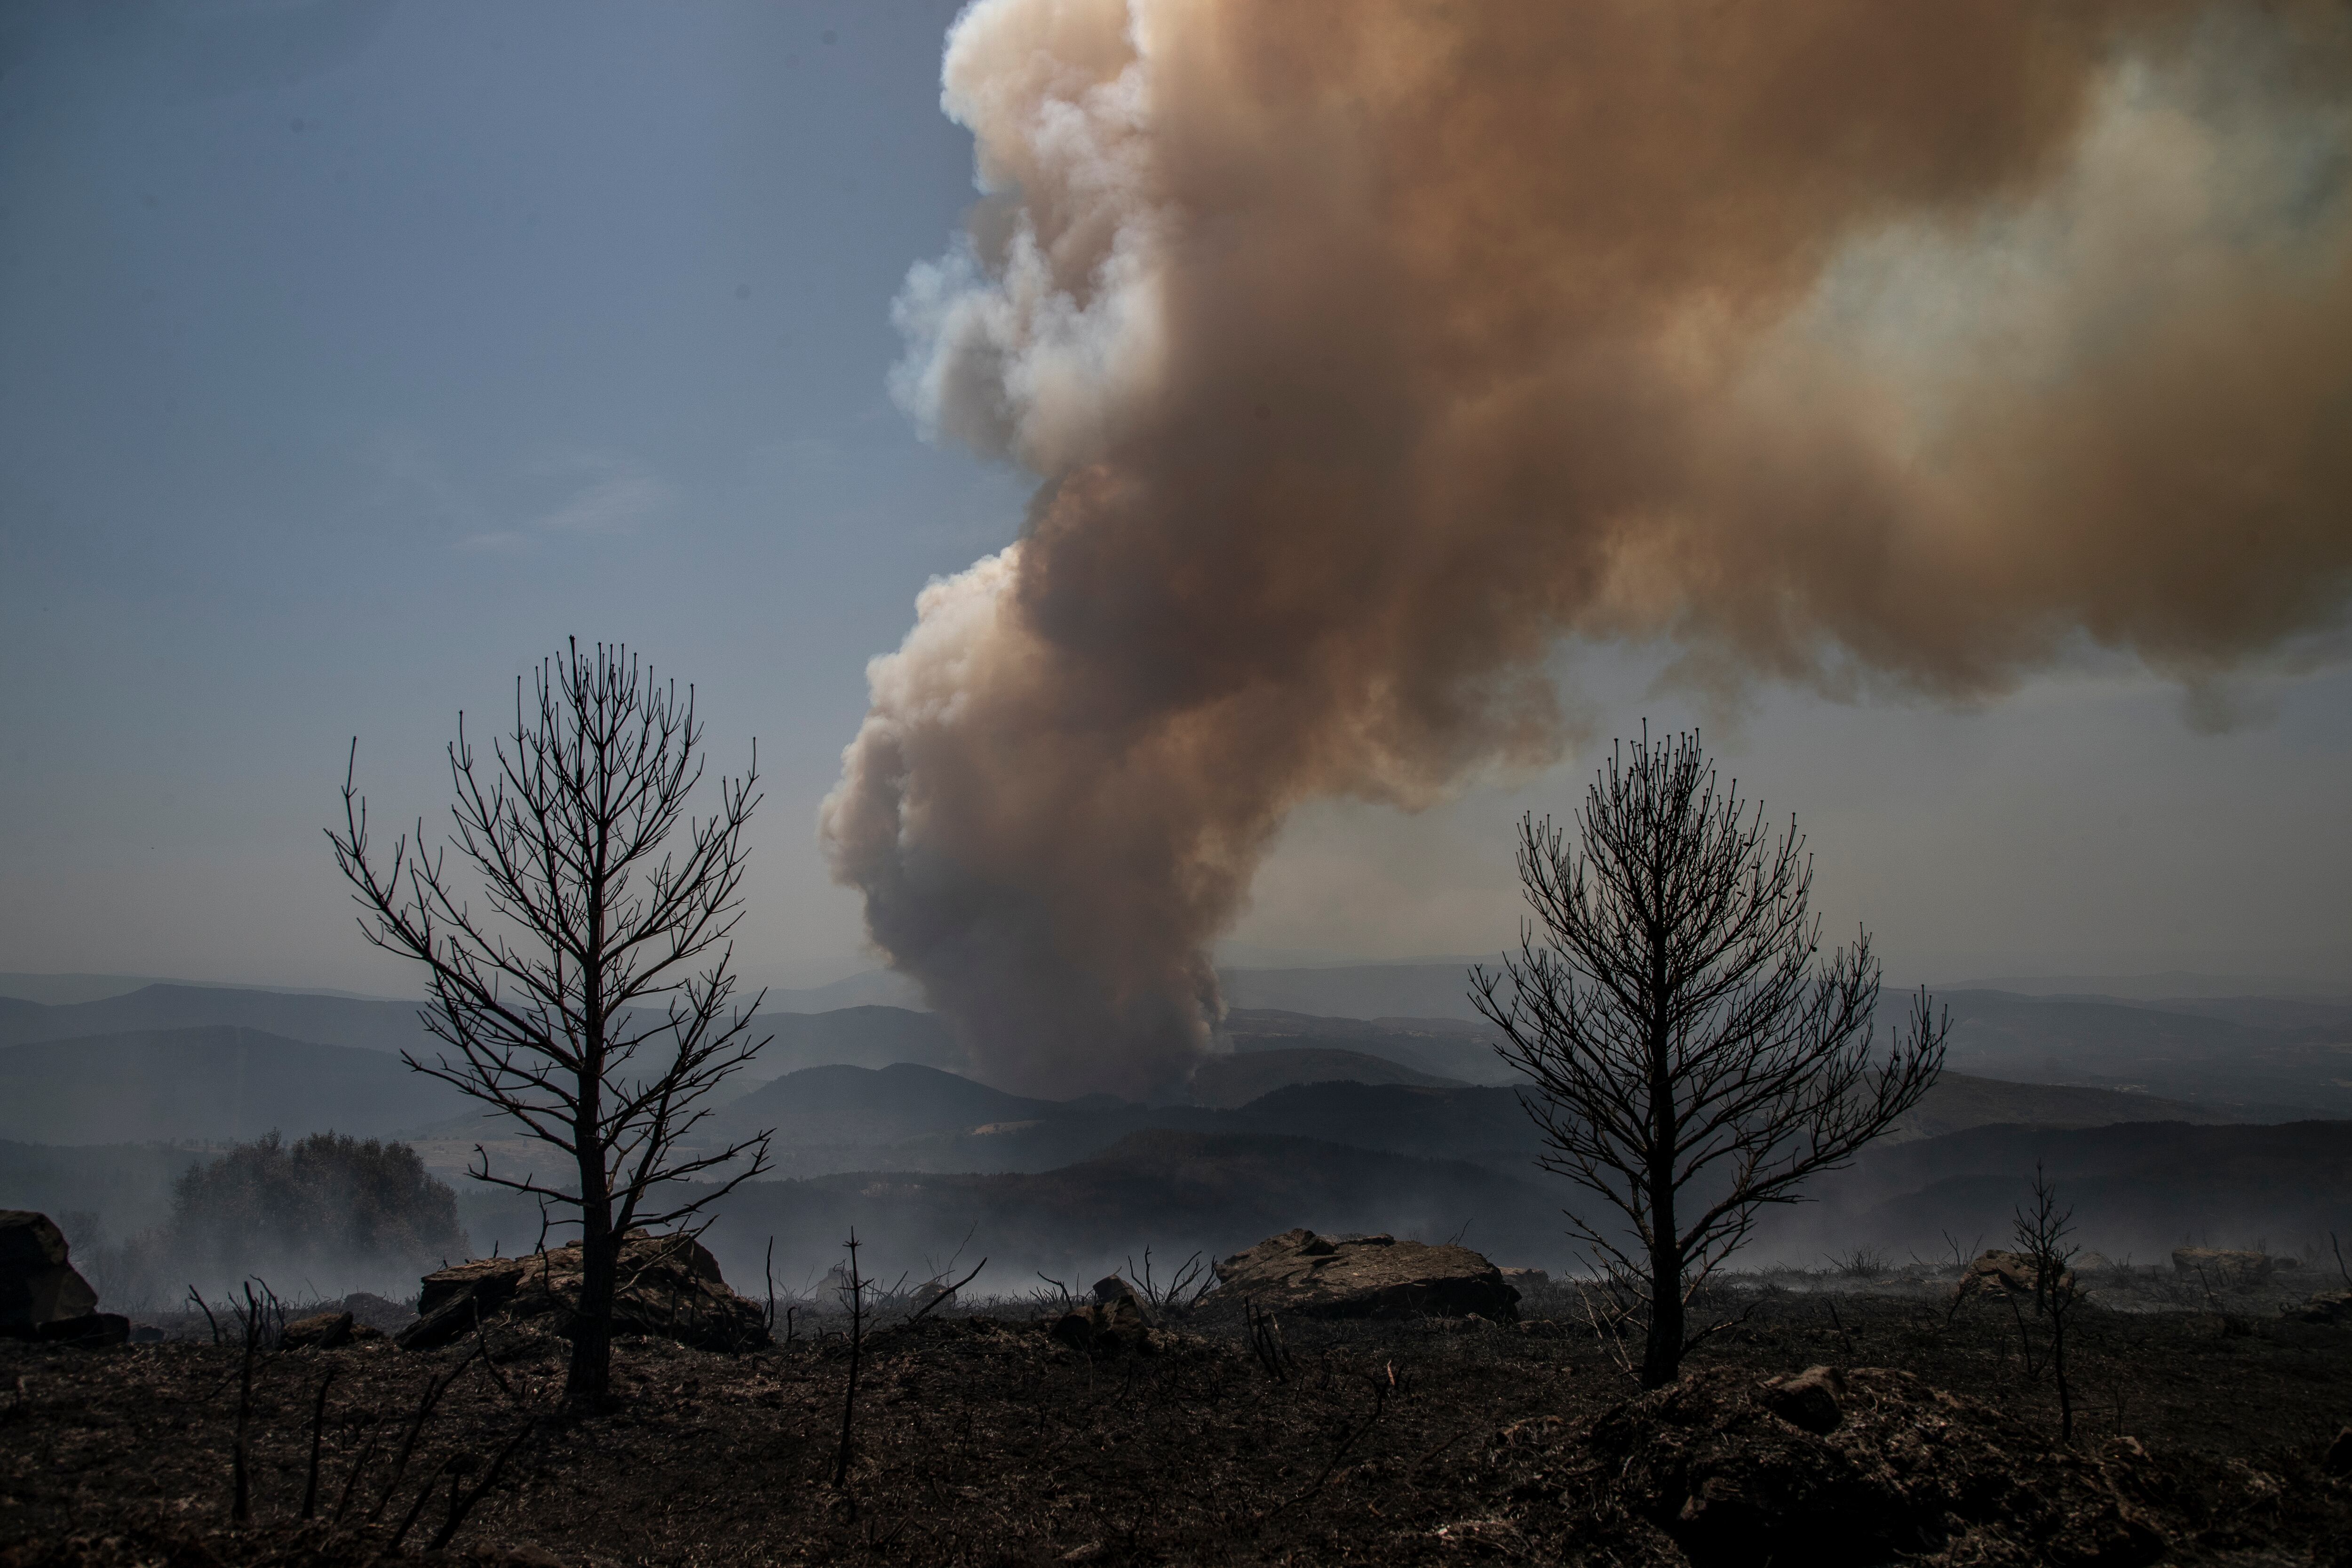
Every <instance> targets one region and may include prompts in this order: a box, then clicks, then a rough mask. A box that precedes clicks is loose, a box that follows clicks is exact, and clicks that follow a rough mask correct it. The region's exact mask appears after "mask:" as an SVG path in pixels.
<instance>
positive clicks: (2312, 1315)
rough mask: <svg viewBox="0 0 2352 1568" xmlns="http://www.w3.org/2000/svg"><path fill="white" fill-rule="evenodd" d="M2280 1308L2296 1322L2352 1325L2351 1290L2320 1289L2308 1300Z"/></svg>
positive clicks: (2283, 1313)
mask: <svg viewBox="0 0 2352 1568" xmlns="http://www.w3.org/2000/svg"><path fill="white" fill-rule="evenodd" d="M2280 1310H2281V1313H2282V1315H2284V1316H2285V1317H2288V1318H2292V1319H2293V1320H2294V1321H2296V1322H2298V1323H2332V1324H2337V1325H2352V1290H2322V1291H2321V1292H2320V1293H2319V1294H2318V1295H2316V1296H2314V1297H2313V1298H2311V1300H2308V1301H2305V1302H2303V1303H2302V1304H2300V1305H2298V1306H2293V1307H2285V1308H2282V1309H2280Z"/></svg>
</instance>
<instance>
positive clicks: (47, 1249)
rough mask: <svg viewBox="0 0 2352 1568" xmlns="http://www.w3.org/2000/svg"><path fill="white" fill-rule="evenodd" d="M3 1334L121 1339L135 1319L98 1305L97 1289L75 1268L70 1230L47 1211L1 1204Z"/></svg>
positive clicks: (100, 1341)
mask: <svg viewBox="0 0 2352 1568" xmlns="http://www.w3.org/2000/svg"><path fill="white" fill-rule="evenodd" d="M0 1334H5V1335H7V1336H8V1337H10V1338H12V1339H20V1340H49V1341H55V1342H60V1343H66V1344H82V1345H110V1344H111V1345H119V1344H121V1343H122V1342H123V1341H124V1340H126V1339H128V1338H129V1337H130V1334H131V1322H130V1320H129V1319H127V1318H123V1317H119V1316H117V1315H116V1314H115V1313H112V1312H101V1311H100V1310H98V1292H97V1291H95V1290H93V1289H90V1288H89V1280H87V1279H83V1278H82V1277H81V1276H80V1274H79V1273H77V1272H76V1271H75V1269H74V1266H73V1264H72V1262H71V1261H70V1259H69V1258H68V1256H67V1248H66V1237H65V1232H63V1231H61V1230H59V1229H58V1227H57V1226H56V1225H55V1224H54V1223H52V1222H51V1220H50V1219H49V1216H48V1215H45V1214H35V1213H34V1212H33V1211H32V1210H30V1209H0Z"/></svg>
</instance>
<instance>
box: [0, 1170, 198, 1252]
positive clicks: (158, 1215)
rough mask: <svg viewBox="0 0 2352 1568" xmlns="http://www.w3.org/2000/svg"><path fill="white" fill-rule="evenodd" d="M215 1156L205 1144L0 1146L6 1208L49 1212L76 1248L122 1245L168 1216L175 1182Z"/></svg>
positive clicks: (0, 1205)
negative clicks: (194, 1167)
mask: <svg viewBox="0 0 2352 1568" xmlns="http://www.w3.org/2000/svg"><path fill="white" fill-rule="evenodd" d="M211 1152H212V1147H211V1146H210V1145H205V1144H173V1143H98V1144H83V1145H75V1146H60V1145H57V1144H50V1143H19V1142H0V1209H33V1210H36V1211H37V1212H39V1213H41V1214H45V1215H48V1216H49V1217H50V1218H51V1219H53V1220H55V1221H56V1222H57V1223H58V1226H60V1227H61V1228H62V1229H63V1230H64V1231H65V1233H66V1241H67V1242H68V1245H70V1246H71V1247H74V1248H75V1249H76V1250H77V1251H79V1250H80V1249H83V1248H86V1247H92V1246H95V1245H96V1244H98V1243H99V1242H100V1241H120V1240H121V1239H122V1238H123V1237H126V1236H129V1235H131V1234H132V1233H134V1232H136V1231H140V1230H143V1229H145V1228H146V1227H147V1226H151V1225H160V1224H162V1223H163V1221H164V1220H165V1219H167V1218H169V1217H170V1215H171V1213H172V1183H173V1181H174V1180H176V1179H177V1178H178V1177H179V1175H180V1173H182V1172H184V1171H185V1170H186V1169H187V1168H188V1167H189V1166H190V1165H193V1164H196V1163H201V1162H202V1161H204V1160H205V1159H207V1158H209V1157H210V1154H211ZM84 1256H85V1257H86V1256H87V1253H84Z"/></svg>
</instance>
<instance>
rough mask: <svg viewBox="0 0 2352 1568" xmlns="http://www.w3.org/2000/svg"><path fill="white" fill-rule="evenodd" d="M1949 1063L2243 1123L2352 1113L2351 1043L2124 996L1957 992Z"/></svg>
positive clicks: (1951, 999) (1952, 1001) (1950, 999)
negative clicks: (2150, 1098) (2127, 1092)
mask: <svg viewBox="0 0 2352 1568" xmlns="http://www.w3.org/2000/svg"><path fill="white" fill-rule="evenodd" d="M1937 1000H1938V1001H1941V1002H1944V1003H1947V1004H1948V1005H1949V1006H1950V1008H1951V1012H1952V1036H1951V1044H1950V1047H1949V1054H1948V1058H1947V1059H1948V1063H1949V1065H1950V1066H1951V1067H1952V1068H1954V1069H1955V1070H1958V1071H1961V1072H1966V1073H1969V1074H1972V1075H1976V1076H1979V1077H1983V1078H1995V1079H2010V1080H2011V1081H2015V1082H2023V1083H2067V1084H2082V1085H2087V1086H2091V1087H2095V1088H2102V1089H2132V1090H2136V1091H2139V1092H2144V1093H2147V1094H2154V1095H2160V1096H2163V1097H2165V1098H2168V1099H2172V1100H2187V1101H2189V1102H2191V1103H2193V1104H2196V1105H2200V1106H2202V1107H2204V1108H2205V1109H2206V1110H2220V1111H2226V1112H2229V1113H2231V1115H2232V1116H2233V1117H2234V1118H2236V1119H2238V1120H2244V1121H2276V1120H2281V1119H2282V1118H2283V1117H2284V1115H2288V1114H2293V1113H2294V1112H2295V1111H2298V1110H2299V1111H2302V1112H2304V1113H2305V1114H2313V1113H2316V1114H2321V1115H2328V1116H2347V1115H2352V1087H2347V1086H2346V1083H2345V1080H2347V1079H2352V1047H2346V1046H2334V1045H2330V1044H2324V1043H2321V1042H2319V1041H2317V1040H2315V1039H2313V1038H2311V1037H2308V1036H2306V1035H2305V1034H2304V1033H2303V1032H2301V1030H2299V1029H2298V1030H2295V1031H2287V1030H2279V1029H2265V1028H2258V1027H2254V1026H2250V1025H2246V1024H2242V1023H2235V1022H2231V1020H2229V1019H2227V1018H2219V1017H2210V1016H2200V1015H2199V1014H2195V1013H2184V1012H2173V1011H2168V1010H2165V1009H2161V1008H2156V1007H2144V1006H2133V1005H2126V1004H2124V1003H2120V1002H2109V1001H2094V1000H2074V999H2054V998H2047V997H2031V996H2016V995H2011V994H2007V993H2004V992H1999V991H1956V992H1953V993H1952V994H1949V995H1948V996H1939V997H1938V998H1937Z"/></svg>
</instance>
